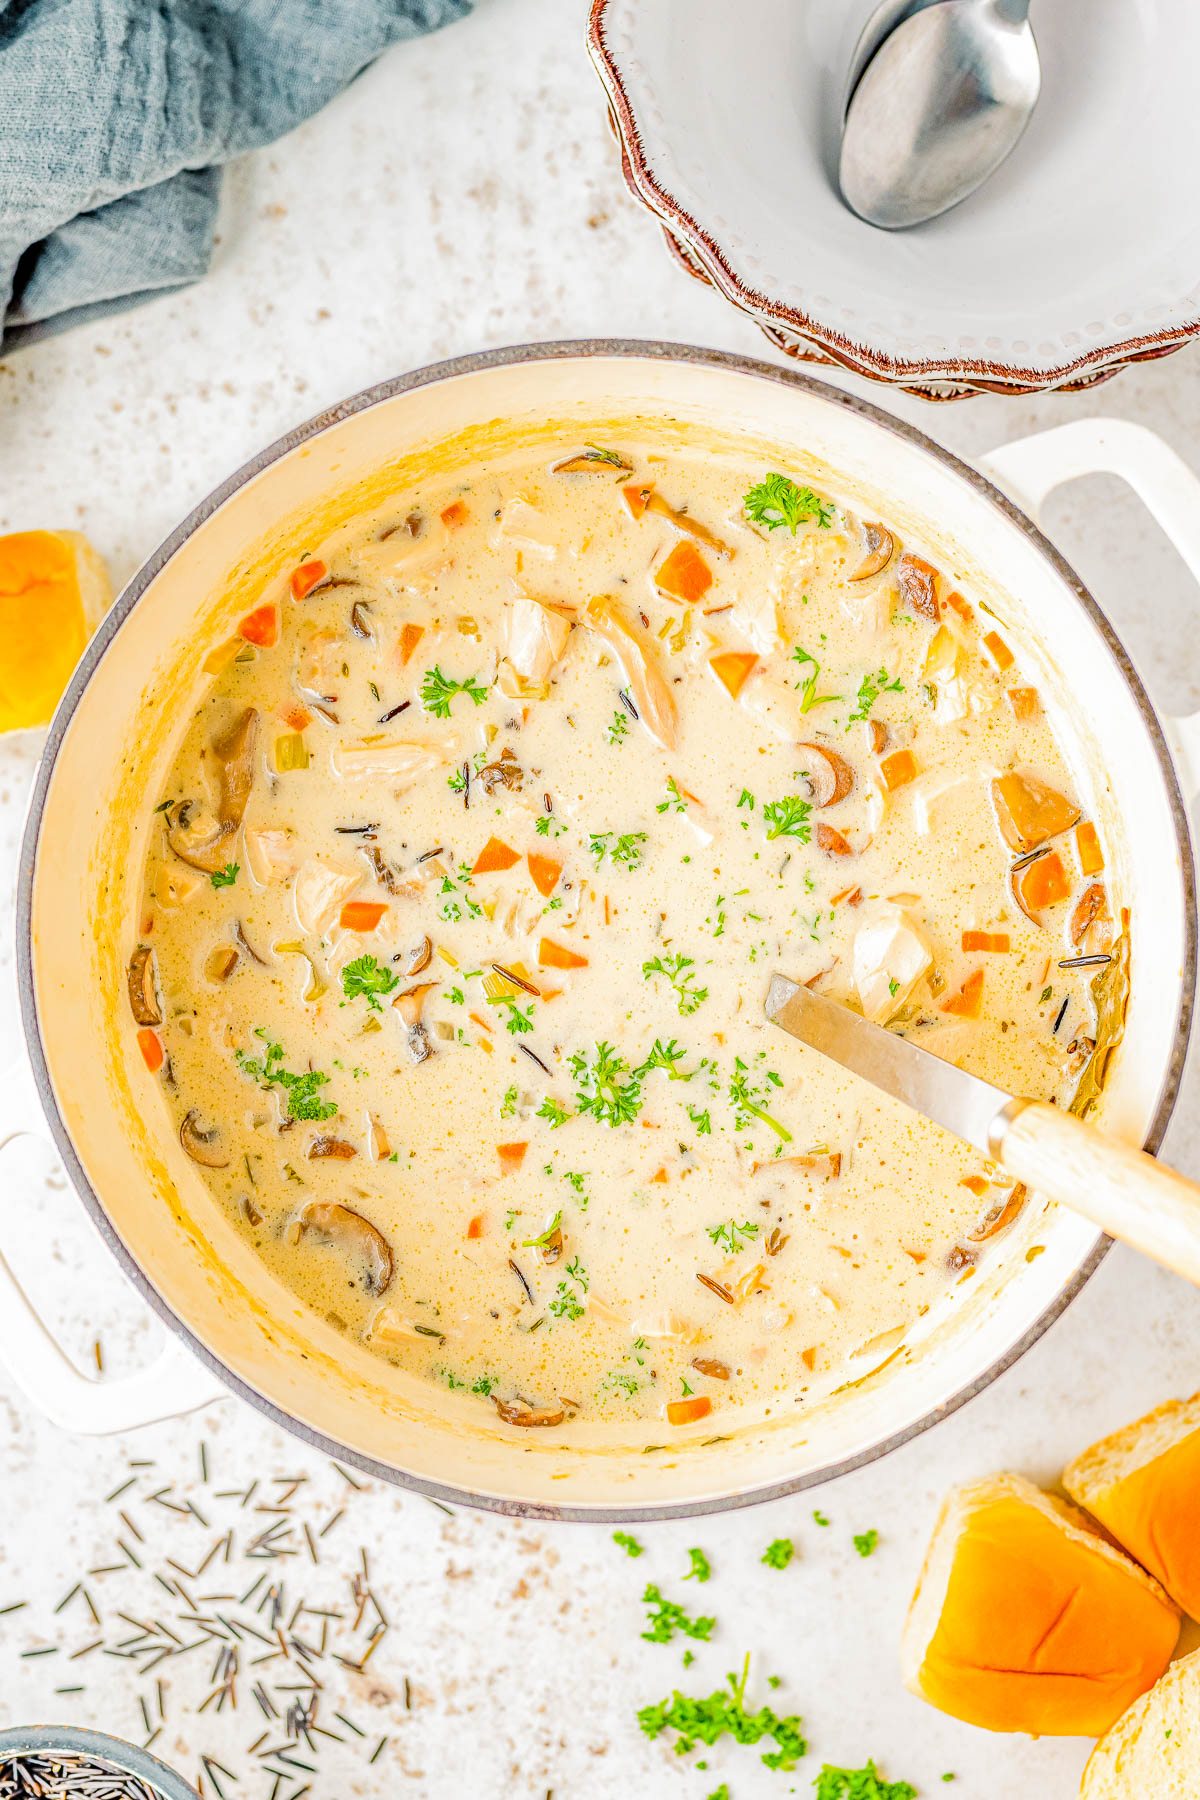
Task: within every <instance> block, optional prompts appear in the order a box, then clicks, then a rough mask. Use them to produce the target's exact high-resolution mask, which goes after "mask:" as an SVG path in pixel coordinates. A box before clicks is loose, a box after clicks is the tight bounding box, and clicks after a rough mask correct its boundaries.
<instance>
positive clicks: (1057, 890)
mask: <svg viewBox="0 0 1200 1800" xmlns="http://www.w3.org/2000/svg"><path fill="white" fill-rule="evenodd" d="M1017 888H1018V891H1019V892H1020V896H1021V899H1022V900H1023V901H1024V903H1025V905H1026V906H1027V907H1028V909H1029V911H1030V912H1039V911H1040V910H1041V908H1042V907H1043V906H1053V905H1054V904H1055V902H1056V901H1058V900H1065V899H1067V897H1068V896H1069V894H1070V892H1071V883H1070V881H1069V880H1068V879H1067V871H1066V870H1065V869H1064V868H1063V861H1062V857H1061V856H1060V855H1059V854H1058V851H1057V850H1051V851H1050V852H1049V854H1048V855H1046V856H1039V857H1038V859H1037V861H1036V862H1031V863H1026V865H1025V867H1024V868H1023V869H1022V870H1021V872H1020V874H1019V875H1018V876H1017Z"/></svg>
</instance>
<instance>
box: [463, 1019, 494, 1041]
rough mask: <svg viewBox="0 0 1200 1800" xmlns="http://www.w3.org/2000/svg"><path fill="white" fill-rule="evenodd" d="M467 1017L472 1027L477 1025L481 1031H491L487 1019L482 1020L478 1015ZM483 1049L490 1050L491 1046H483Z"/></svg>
mask: <svg viewBox="0 0 1200 1800" xmlns="http://www.w3.org/2000/svg"><path fill="white" fill-rule="evenodd" d="M467 1017H468V1019H470V1021H471V1023H472V1025H478V1026H479V1028H480V1030H481V1031H491V1030H492V1026H491V1024H490V1022H489V1021H488V1020H487V1019H484V1018H482V1017H481V1016H480V1015H479V1013H468V1014H467ZM483 1047H484V1049H485V1050H490V1049H491V1047H492V1046H491V1045H490V1044H485V1045H484V1046H483Z"/></svg>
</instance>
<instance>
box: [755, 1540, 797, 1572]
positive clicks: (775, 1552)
mask: <svg viewBox="0 0 1200 1800" xmlns="http://www.w3.org/2000/svg"><path fill="white" fill-rule="evenodd" d="M795 1554H796V1546H795V1544H793V1542H792V1540H791V1538H775V1539H774V1540H773V1541H772V1542H771V1543H769V1544H768V1545H767V1547H766V1549H765V1550H764V1551H763V1553H762V1555H761V1556H760V1557H759V1559H758V1560H759V1562H763V1563H766V1565H767V1567H768V1569H786V1568H787V1566H788V1564H789V1563H790V1562H791V1560H792V1558H793V1556H795Z"/></svg>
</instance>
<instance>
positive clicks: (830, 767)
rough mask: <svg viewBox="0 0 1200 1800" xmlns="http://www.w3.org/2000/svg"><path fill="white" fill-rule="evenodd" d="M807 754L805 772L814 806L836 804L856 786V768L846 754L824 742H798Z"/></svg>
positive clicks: (800, 748)
mask: <svg viewBox="0 0 1200 1800" xmlns="http://www.w3.org/2000/svg"><path fill="white" fill-rule="evenodd" d="M796 748H797V750H798V751H802V752H803V753H804V756H805V759H806V760H805V764H804V771H803V772H804V774H805V775H807V776H808V782H809V786H810V787H811V789H812V797H813V805H814V806H836V805H837V803H838V801H839V800H844V799H845V798H846V795H847V794H848V793H850V791H851V789H852V788H853V786H854V770H853V769H852V768H851V767H850V764H849V763H848V762H847V761H846V759H845V757H844V756H839V755H838V753H837V751H836V750H830V749H828V748H827V747H826V746H825V745H824V744H813V743H807V744H797V746H796Z"/></svg>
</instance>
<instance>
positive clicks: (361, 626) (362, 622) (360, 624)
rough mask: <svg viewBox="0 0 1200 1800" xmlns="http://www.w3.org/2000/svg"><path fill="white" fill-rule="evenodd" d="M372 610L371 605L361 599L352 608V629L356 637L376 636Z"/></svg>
mask: <svg viewBox="0 0 1200 1800" xmlns="http://www.w3.org/2000/svg"><path fill="white" fill-rule="evenodd" d="M356 585H357V584H356ZM370 611H371V609H370V607H369V606H366V605H364V603H363V602H362V601H361V600H356V601H355V602H354V605H353V606H352V607H351V608H350V629H351V631H352V632H353V633H354V635H355V637H360V638H370V637H374V636H375V633H374V632H373V631H372V630H371V621H370V617H369V615H370Z"/></svg>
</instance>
